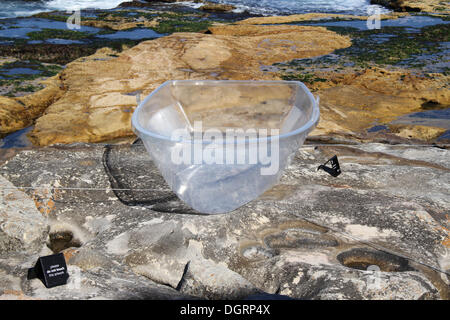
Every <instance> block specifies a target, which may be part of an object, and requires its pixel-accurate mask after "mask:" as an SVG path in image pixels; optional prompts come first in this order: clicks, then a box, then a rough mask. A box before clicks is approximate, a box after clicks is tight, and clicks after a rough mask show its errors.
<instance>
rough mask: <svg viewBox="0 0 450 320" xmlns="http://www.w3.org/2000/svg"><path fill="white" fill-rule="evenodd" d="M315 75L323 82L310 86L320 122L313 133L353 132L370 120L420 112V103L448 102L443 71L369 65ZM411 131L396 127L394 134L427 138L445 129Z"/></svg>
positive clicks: (381, 120) (383, 121)
mask: <svg viewBox="0 0 450 320" xmlns="http://www.w3.org/2000/svg"><path fill="white" fill-rule="evenodd" d="M317 76H318V77H320V78H323V79H326V81H324V82H316V83H315V84H313V85H310V87H311V88H313V89H315V90H317V93H318V95H319V96H320V108H321V121H320V123H319V125H318V126H317V129H316V131H315V132H314V133H315V134H328V133H331V132H333V133H336V132H341V133H343V132H345V133H354V132H358V131H363V130H364V129H368V128H370V127H371V126H373V125H374V123H379V124H388V123H389V122H391V121H393V120H395V119H396V118H397V117H399V116H401V115H404V114H409V113H412V112H418V111H423V109H422V105H423V104H424V103H425V102H428V101H434V102H436V103H438V104H443V105H448V104H450V91H449V90H448V88H447V84H448V81H449V79H450V77H449V76H445V75H443V74H433V75H429V76H418V75H415V74H413V73H412V72H410V71H407V70H403V69H397V70H386V69H383V68H371V69H366V70H363V71H354V70H352V69H348V70H345V71H343V72H339V73H335V72H324V73H321V72H318V73H317ZM392 128H393V129H395V126H392ZM397 128H399V127H397ZM411 130H412V131H414V133H413V134H402V133H400V130H397V129H396V130H394V133H399V135H400V136H402V137H409V135H411V136H412V137H413V138H417V139H421V140H431V139H433V138H435V137H437V136H438V135H439V133H443V132H444V131H445V130H442V129H437V128H433V127H420V128H416V129H411Z"/></svg>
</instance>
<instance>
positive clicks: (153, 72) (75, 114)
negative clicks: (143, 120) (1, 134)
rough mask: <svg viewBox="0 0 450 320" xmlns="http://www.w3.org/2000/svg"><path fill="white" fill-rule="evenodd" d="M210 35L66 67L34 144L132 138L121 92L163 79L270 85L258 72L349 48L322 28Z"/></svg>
mask: <svg viewBox="0 0 450 320" xmlns="http://www.w3.org/2000/svg"><path fill="white" fill-rule="evenodd" d="M211 32H212V33H213V34H212V35H209V34H196V33H175V34H173V35H171V36H168V37H163V38H159V39H156V40H152V41H145V42H142V43H140V44H139V45H137V46H135V47H133V48H131V49H129V50H126V51H124V52H122V53H121V54H120V56H119V57H118V58H114V57H112V55H111V53H110V52H108V51H107V50H103V51H101V52H99V53H97V54H96V55H93V56H90V57H86V58H81V59H79V60H77V61H74V62H72V63H70V64H68V66H67V68H66V69H65V70H64V71H63V72H62V73H61V74H60V79H61V80H60V81H61V87H63V88H64V89H65V91H64V95H63V96H62V97H61V98H60V99H59V100H58V101H56V102H55V103H53V104H52V105H51V106H49V107H48V108H47V109H46V111H45V114H44V115H43V116H42V117H40V118H39V119H38V120H37V121H36V125H35V128H34V130H33V131H32V133H31V135H30V137H31V139H32V141H33V142H34V143H35V144H37V145H49V144H53V143H71V142H79V141H83V142H99V141H105V140H110V139H115V138H119V137H124V136H130V135H132V134H133V133H132V131H131V125H130V118H131V114H132V111H133V110H134V107H135V106H136V100H135V97H134V96H132V95H127V94H129V93H133V92H136V91H138V90H140V91H142V94H143V95H147V94H148V93H150V92H151V91H152V90H154V89H155V88H156V87H157V86H158V85H160V84H161V83H163V82H164V81H166V80H168V79H238V80H239V79H277V76H276V75H274V74H266V73H264V72H263V71H261V70H260V66H261V65H270V64H272V63H274V62H277V61H286V60H291V59H294V58H306V57H311V56H317V55H321V54H327V53H330V52H332V51H333V50H335V49H337V48H344V47H347V46H349V45H350V40H349V39H348V38H347V37H343V36H338V35H337V34H335V33H334V32H331V31H328V30H326V29H325V28H322V27H300V26H273V27H272V26H260V27H257V26H230V27H227V28H225V27H223V28H212V29H211Z"/></svg>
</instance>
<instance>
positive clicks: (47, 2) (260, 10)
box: [0, 0, 389, 19]
mask: <svg viewBox="0 0 450 320" xmlns="http://www.w3.org/2000/svg"><path fill="white" fill-rule="evenodd" d="M129 1H131V0H44V1H22V0H0V4H1V6H0V19H2V18H13V17H18V16H29V15H32V14H36V13H39V12H44V11H53V10H58V11H73V10H76V9H81V10H82V9H88V8H89V9H94V8H97V9H111V8H115V7H116V6H118V5H119V4H120V3H122V2H129ZM212 1H214V2H222V3H230V4H233V5H235V6H236V7H237V9H236V10H235V11H236V12H242V11H249V12H251V13H256V14H263V15H273V14H294V13H307V12H333V13H347V14H355V15H367V14H368V12H369V11H368V10H373V9H374V8H380V9H381V11H382V12H388V11H389V10H387V9H385V8H381V7H379V6H376V5H370V0H212ZM186 4H187V5H192V6H195V7H198V6H199V5H200V4H194V3H189V2H186Z"/></svg>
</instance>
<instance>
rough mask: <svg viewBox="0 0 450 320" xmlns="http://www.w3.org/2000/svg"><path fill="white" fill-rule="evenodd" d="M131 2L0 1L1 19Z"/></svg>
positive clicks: (113, 5) (82, 0)
mask: <svg viewBox="0 0 450 320" xmlns="http://www.w3.org/2000/svg"><path fill="white" fill-rule="evenodd" d="M128 1H131V0H44V1H22V0H0V19H4V18H14V17H20V16H30V15H33V14H36V13H39V12H45V11H54V10H58V11H73V10H77V9H80V10H82V9H88V8H92V9H94V8H96V9H111V8H115V7H117V6H118V5H119V4H120V3H122V2H128Z"/></svg>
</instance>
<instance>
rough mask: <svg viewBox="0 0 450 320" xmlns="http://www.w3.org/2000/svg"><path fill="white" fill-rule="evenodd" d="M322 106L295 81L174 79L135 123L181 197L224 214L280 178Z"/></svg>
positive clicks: (144, 104) (196, 206)
mask: <svg viewBox="0 0 450 320" xmlns="http://www.w3.org/2000/svg"><path fill="white" fill-rule="evenodd" d="M318 104H319V101H318V100H316V99H314V97H313V95H312V94H311V92H310V91H309V90H308V88H307V87H306V86H305V85H304V84H303V83H301V82H296V81H251V80H248V81H247V80H245V81H235V80H219V81H216V80H172V81H166V82H165V83H163V84H162V85H161V86H160V87H159V88H157V89H156V90H155V91H153V92H152V93H151V94H150V95H149V96H148V97H146V98H145V100H143V101H142V102H141V103H140V104H139V106H138V107H137V108H136V110H135V111H134V113H133V117H132V126H133V130H134V132H135V133H136V134H137V135H138V136H139V137H140V138H141V139H142V141H143V143H144V145H145V148H146V149H147V151H148V153H149V154H150V156H151V158H152V160H153V162H154V163H155V164H156V166H157V167H158V169H159V170H160V172H161V174H162V175H163V177H164V179H165V180H166V182H167V183H168V185H169V186H170V188H171V189H172V190H173V191H174V192H175V193H176V194H177V195H178V197H179V198H180V199H181V200H183V201H184V202H185V203H187V204H188V205H189V206H191V207H192V208H193V209H195V210H197V211H199V212H202V213H210V214H211V213H225V212H229V211H232V210H234V209H236V208H238V207H240V206H242V205H244V204H245V203H247V202H249V201H251V200H253V199H255V198H257V197H258V196H259V195H261V194H262V193H264V192H265V191H266V190H268V189H269V188H271V187H272V186H273V185H274V184H276V183H277V182H278V180H279V179H280V177H281V174H282V172H283V170H284V168H285V167H286V166H287V165H288V164H289V162H290V159H291V158H292V156H293V155H294V153H295V152H296V151H297V150H298V148H299V147H300V146H301V145H302V144H303V142H304V141H305V139H306V136H307V135H308V133H309V132H310V131H311V130H313V129H314V127H315V126H316V124H317V122H318V120H319V105H318ZM266 132H267V134H265V133H266Z"/></svg>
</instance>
